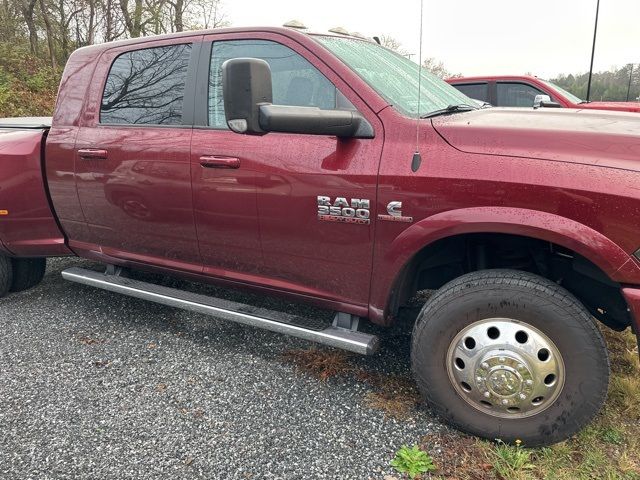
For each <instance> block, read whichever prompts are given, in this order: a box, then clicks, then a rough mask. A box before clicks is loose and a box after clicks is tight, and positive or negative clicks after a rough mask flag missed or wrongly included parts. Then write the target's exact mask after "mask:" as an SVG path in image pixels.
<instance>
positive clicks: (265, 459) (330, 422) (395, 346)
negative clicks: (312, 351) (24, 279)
mask: <svg viewBox="0 0 640 480" xmlns="http://www.w3.org/2000/svg"><path fill="white" fill-rule="evenodd" d="M74 265H90V264H89V263H87V262H84V261H82V260H78V259H56V260H52V261H50V263H49V267H48V270H47V275H46V277H45V280H44V281H43V283H42V284H40V285H39V286H38V287H36V288H34V289H32V290H29V291H26V292H22V293H18V294H12V295H9V296H8V297H5V298H4V299H1V300H0V329H1V331H2V333H1V334H0V478H3V479H4V478H6V479H31V478H32V479H39V480H41V479H53V478H56V479H106V478H109V479H125V478H127V479H128V478H136V479H137V478H140V479H142V478H145V479H146V478H171V479H176V478H207V479H236V478H238V479H263V478H264V479H271V478H274V479H275V478H278V479H301V478H309V479H325V478H326V479H338V478H339V479H368V478H384V476H385V475H388V474H391V473H392V471H391V468H390V467H389V461H390V459H391V458H392V457H393V453H394V452H395V451H396V450H397V449H398V448H399V447H400V446H401V445H402V444H404V443H408V444H413V443H416V442H418V441H419V439H420V438H421V437H422V436H424V435H425V434H427V433H429V432H433V431H436V430H441V429H443V427H442V426H441V425H440V424H438V423H437V421H435V420H434V419H433V418H432V417H431V416H430V414H429V412H428V411H427V410H426V409H424V408H420V409H418V410H416V411H415V412H414V413H413V414H411V416H410V418H408V419H406V420H401V421H399V420H394V419H390V418H385V415H384V413H382V412H380V411H377V410H374V409H372V408H370V407H368V406H367V405H366V403H365V402H364V398H365V396H366V394H367V392H368V391H370V389H371V387H370V386H367V385H366V384H363V383H361V382H357V381H356V380H354V379H353V378H350V377H337V378H333V379H330V380H329V381H327V382H326V383H323V382H320V381H319V380H317V379H315V378H313V377H311V376H309V375H306V374H304V373H300V372H298V371H296V370H295V368H294V366H292V365H291V364H290V363H287V362H285V361H283V359H282V355H283V353H284V352H286V351H288V350H291V349H295V348H308V347H309V346H310V345H311V344H310V343H308V342H305V341H302V340H297V339H292V338H288V337H284V336H281V335H277V334H274V333H270V332H265V331H262V330H257V329H252V328H249V327H243V326H240V325H236V324H232V323H227V322H223V321H217V320H215V319H214V318H211V317H207V316H203V315H199V314H195V313H190V312H184V311H180V310H176V309H173V308H169V307H164V306H161V305H155V304H151V303H148V302H145V301H142V300H137V299H133V298H128V297H124V296H121V295H118V294H114V293H109V292H104V291H101V290H97V289H93V288H90V287H85V286H82V285H78V284H73V283H69V282H66V281H64V280H62V278H61V276H60V271H61V270H63V269H64V268H67V267H70V266H74ZM212 290H216V291H218V292H219V293H220V292H221V294H223V295H225V296H226V298H229V299H234V300H238V299H239V300H242V299H243V298H245V297H246V295H242V294H238V293H235V292H231V291H227V290H224V291H221V290H219V289H212ZM272 306H276V307H278V306H279V307H280V308H288V305H287V304H286V303H282V302H279V304H275V302H274V305H272ZM382 341H383V349H382V351H381V353H379V354H378V355H375V356H372V357H354V359H353V362H354V363H355V364H356V365H357V366H358V367H360V368H362V369H363V370H365V371H368V372H382V373H389V374H393V375H396V374H400V375H408V374H409V372H408V360H409V359H408V356H409V351H408V350H409V333H408V331H407V330H406V329H403V328H400V327H399V328H397V329H392V330H388V331H383V332H382Z"/></svg>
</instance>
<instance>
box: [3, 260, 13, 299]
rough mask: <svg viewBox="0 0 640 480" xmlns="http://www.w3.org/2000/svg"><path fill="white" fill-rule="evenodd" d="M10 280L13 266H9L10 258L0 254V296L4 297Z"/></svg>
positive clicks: (9, 286) (7, 291)
mask: <svg viewBox="0 0 640 480" xmlns="http://www.w3.org/2000/svg"><path fill="white" fill-rule="evenodd" d="M12 281H13V268H12V266H11V260H10V259H9V258H7V257H3V256H0V297H4V296H5V295H6V294H7V293H9V289H10V288H11V282H12Z"/></svg>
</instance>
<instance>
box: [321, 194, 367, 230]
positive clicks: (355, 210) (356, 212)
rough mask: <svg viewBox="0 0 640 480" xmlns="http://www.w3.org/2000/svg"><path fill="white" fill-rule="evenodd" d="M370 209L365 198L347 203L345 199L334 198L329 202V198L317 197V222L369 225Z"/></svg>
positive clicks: (353, 199)
mask: <svg viewBox="0 0 640 480" xmlns="http://www.w3.org/2000/svg"><path fill="white" fill-rule="evenodd" d="M370 208H371V202H370V201H369V200H368V199H365V198H352V199H351V202H348V201H347V199H346V198H345V197H336V199H335V200H334V201H333V202H331V197H326V196H323V195H318V220H323V221H325V222H343V223H358V224H361V225H369V223H371V219H370V218H369V217H370V212H369V209H370Z"/></svg>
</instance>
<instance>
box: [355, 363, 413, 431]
mask: <svg viewBox="0 0 640 480" xmlns="http://www.w3.org/2000/svg"><path fill="white" fill-rule="evenodd" d="M356 378H357V379H358V380H360V381H362V382H365V383H368V384H369V385H370V386H371V387H372V389H373V390H372V391H371V392H368V393H367V395H366V397H365V403H366V404H367V405H368V406H369V407H371V408H375V409H376V410H381V411H383V412H384V414H385V416H387V417H390V418H395V419H397V420H404V419H406V418H408V417H410V416H411V414H412V413H413V412H414V411H415V409H416V407H417V406H418V405H419V404H420V402H421V401H422V397H421V396H420V392H418V389H417V387H416V384H415V382H414V381H413V379H412V378H409V377H404V376H400V375H383V374H379V373H369V372H365V371H359V372H357V373H356Z"/></svg>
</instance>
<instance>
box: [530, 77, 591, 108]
mask: <svg viewBox="0 0 640 480" xmlns="http://www.w3.org/2000/svg"><path fill="white" fill-rule="evenodd" d="M539 80H540V81H542V83H544V84H546V85H547V86H548V87H550V88H553V89H555V90H556V91H557V92H558V93H560V95H562V96H564V97H565V98H566V99H567V100H569V101H570V102H571V103H582V102H583V100H582V99H581V98H579V97H576V96H575V95H574V94H573V93H569V92H567V91H566V90H565V89H564V88H560V87H559V86H558V85H556V84H555V83H551V82H550V81H548V80H542V79H541V78H540V79H539Z"/></svg>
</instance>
